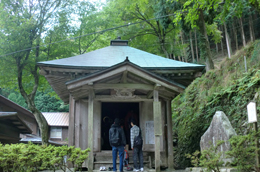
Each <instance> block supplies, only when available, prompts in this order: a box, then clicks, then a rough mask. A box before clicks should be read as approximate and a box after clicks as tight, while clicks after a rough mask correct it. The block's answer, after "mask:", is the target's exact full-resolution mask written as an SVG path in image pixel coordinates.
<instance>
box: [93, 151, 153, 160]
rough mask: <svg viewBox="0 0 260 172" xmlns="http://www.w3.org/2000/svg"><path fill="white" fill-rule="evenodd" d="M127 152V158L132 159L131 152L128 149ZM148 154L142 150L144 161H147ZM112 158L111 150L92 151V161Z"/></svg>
mask: <svg viewBox="0 0 260 172" xmlns="http://www.w3.org/2000/svg"><path fill="white" fill-rule="evenodd" d="M128 154H129V159H130V160H132V159H133V152H132V151H131V152H130V151H129V152H128ZM149 156H150V154H149V153H147V152H143V158H144V161H148V160H149ZM112 159H113V158H112V151H102V152H96V153H94V161H112ZM118 159H119V158H118Z"/></svg>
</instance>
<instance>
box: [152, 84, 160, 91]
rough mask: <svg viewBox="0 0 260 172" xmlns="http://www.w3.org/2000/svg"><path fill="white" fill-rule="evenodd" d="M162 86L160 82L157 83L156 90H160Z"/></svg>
mask: <svg viewBox="0 0 260 172" xmlns="http://www.w3.org/2000/svg"><path fill="white" fill-rule="evenodd" d="M161 87H162V85H160V84H155V85H154V90H159V89H160V88H161Z"/></svg>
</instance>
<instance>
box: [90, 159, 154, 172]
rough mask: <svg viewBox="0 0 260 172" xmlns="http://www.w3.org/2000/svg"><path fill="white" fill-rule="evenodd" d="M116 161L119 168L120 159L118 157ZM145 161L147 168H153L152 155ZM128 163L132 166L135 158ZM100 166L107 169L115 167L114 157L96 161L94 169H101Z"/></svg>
mask: <svg viewBox="0 0 260 172" xmlns="http://www.w3.org/2000/svg"><path fill="white" fill-rule="evenodd" d="M116 163H117V166H118V169H119V160H118V159H117V162H116ZM143 163H144V167H145V168H152V164H151V157H148V160H144V162H143ZM128 164H129V166H130V167H133V166H134V162H133V160H130V161H129V163H128ZM100 167H106V168H107V169H108V167H113V160H112V158H111V159H110V160H109V161H94V169H100ZM124 171H125V170H124Z"/></svg>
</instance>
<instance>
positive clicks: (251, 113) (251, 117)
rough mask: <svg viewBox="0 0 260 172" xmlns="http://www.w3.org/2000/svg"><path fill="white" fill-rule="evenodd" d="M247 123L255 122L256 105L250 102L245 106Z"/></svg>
mask: <svg viewBox="0 0 260 172" xmlns="http://www.w3.org/2000/svg"><path fill="white" fill-rule="evenodd" d="M247 115H248V123H253V122H257V116H256V103H255V102H250V103H248V105H247Z"/></svg>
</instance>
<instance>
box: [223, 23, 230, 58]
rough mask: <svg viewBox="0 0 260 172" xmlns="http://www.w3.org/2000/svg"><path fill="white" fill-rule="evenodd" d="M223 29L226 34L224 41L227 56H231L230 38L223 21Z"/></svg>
mask: <svg viewBox="0 0 260 172" xmlns="http://www.w3.org/2000/svg"><path fill="white" fill-rule="evenodd" d="M224 29H225V35H226V43H227V50H228V58H231V54H232V49H231V43H230V38H229V35H228V32H227V26H226V23H224Z"/></svg>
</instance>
